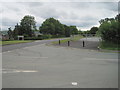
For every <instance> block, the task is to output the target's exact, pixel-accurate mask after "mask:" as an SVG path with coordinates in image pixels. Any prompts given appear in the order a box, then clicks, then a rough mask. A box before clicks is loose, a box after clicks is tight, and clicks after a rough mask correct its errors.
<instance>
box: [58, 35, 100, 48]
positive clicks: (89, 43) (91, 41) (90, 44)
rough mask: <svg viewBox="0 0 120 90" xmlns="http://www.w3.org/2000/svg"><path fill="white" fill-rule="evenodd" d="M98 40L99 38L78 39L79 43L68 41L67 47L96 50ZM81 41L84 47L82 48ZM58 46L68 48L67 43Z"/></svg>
mask: <svg viewBox="0 0 120 90" xmlns="http://www.w3.org/2000/svg"><path fill="white" fill-rule="evenodd" d="M99 40H100V38H98V37H89V38H83V39H80V40H79V41H70V46H69V47H73V48H80V49H90V50H98V46H99ZM83 41H84V47H83ZM56 45H59V44H56ZM59 46H62V47H63V46H64V47H68V42H66V43H61V44H60V45H59Z"/></svg>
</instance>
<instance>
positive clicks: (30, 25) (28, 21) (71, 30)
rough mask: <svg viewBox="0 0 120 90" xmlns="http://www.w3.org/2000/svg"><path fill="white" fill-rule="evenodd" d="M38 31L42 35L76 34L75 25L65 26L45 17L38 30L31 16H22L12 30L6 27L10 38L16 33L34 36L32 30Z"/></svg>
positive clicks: (67, 35)
mask: <svg viewBox="0 0 120 90" xmlns="http://www.w3.org/2000/svg"><path fill="white" fill-rule="evenodd" d="M35 31H39V32H40V33H41V34H43V35H51V36H54V37H70V35H74V34H78V29H77V28H76V26H67V25H65V24H62V23H60V21H59V20H56V19H54V18H48V19H46V20H45V21H44V22H43V23H42V25H41V26H40V27H39V30H37V28H36V21H35V18H34V17H33V16H30V15H27V16H24V17H23V19H22V20H21V21H20V23H19V24H18V23H17V24H16V25H15V28H14V30H11V28H8V35H9V37H10V38H14V39H16V38H17V36H18V35H23V36H25V37H34V36H35V35H34V32H35Z"/></svg>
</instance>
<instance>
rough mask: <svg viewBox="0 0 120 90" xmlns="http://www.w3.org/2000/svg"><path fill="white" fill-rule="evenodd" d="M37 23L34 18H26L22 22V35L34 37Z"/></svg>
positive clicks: (28, 16)
mask: <svg viewBox="0 0 120 90" xmlns="http://www.w3.org/2000/svg"><path fill="white" fill-rule="evenodd" d="M35 24H36V21H35V18H34V17H33V16H30V15H27V16H24V17H23V19H22V20H21V22H20V26H21V30H22V34H24V35H28V36H29V37H30V36H32V35H33V30H35V29H36V25H35Z"/></svg>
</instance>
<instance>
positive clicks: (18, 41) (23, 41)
mask: <svg viewBox="0 0 120 90" xmlns="http://www.w3.org/2000/svg"><path fill="white" fill-rule="evenodd" d="M32 41H33V40H12V41H0V45H10V44H18V43H27V42H32Z"/></svg>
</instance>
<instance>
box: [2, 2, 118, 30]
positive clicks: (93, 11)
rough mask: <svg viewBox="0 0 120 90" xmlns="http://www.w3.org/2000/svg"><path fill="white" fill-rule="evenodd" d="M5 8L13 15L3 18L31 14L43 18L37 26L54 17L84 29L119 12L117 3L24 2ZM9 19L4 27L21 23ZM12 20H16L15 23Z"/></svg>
mask: <svg viewBox="0 0 120 90" xmlns="http://www.w3.org/2000/svg"><path fill="white" fill-rule="evenodd" d="M3 7H4V8H6V10H7V9H8V10H10V11H12V13H8V14H7V11H5V12H6V14H5V15H4V16H3V17H5V16H7V17H8V15H11V16H12V15H13V16H15V14H17V15H18V16H19V17H21V19H22V17H23V16H24V15H27V14H30V15H32V16H34V17H38V19H40V18H41V19H40V20H41V21H40V20H37V21H38V22H37V26H38V25H40V24H41V23H42V22H43V20H45V19H46V18H49V17H54V18H56V19H58V20H60V22H61V23H63V24H67V25H76V26H78V27H82V28H88V27H91V26H92V25H96V24H97V23H98V21H99V20H100V19H101V18H105V17H111V16H113V15H116V12H117V3H114V2H111V3H108V2H107V3H103V2H102V3H100V2H99V3H98V2H91V3H89V2H59V3H57V2H52V3H50V2H49V3H48V2H46V3H45V2H22V3H11V4H10V5H9V4H8V5H7V4H6V5H5V6H3ZM10 11H9V12H10ZM17 15H16V16H17ZM19 17H18V18H19ZM9 18H10V20H8V19H4V22H3V25H4V26H14V25H15V23H17V22H19V20H18V18H16V17H9ZM14 18H15V19H14ZM11 19H14V21H13V20H11ZM8 21H9V22H8ZM10 22H12V23H10Z"/></svg>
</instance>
